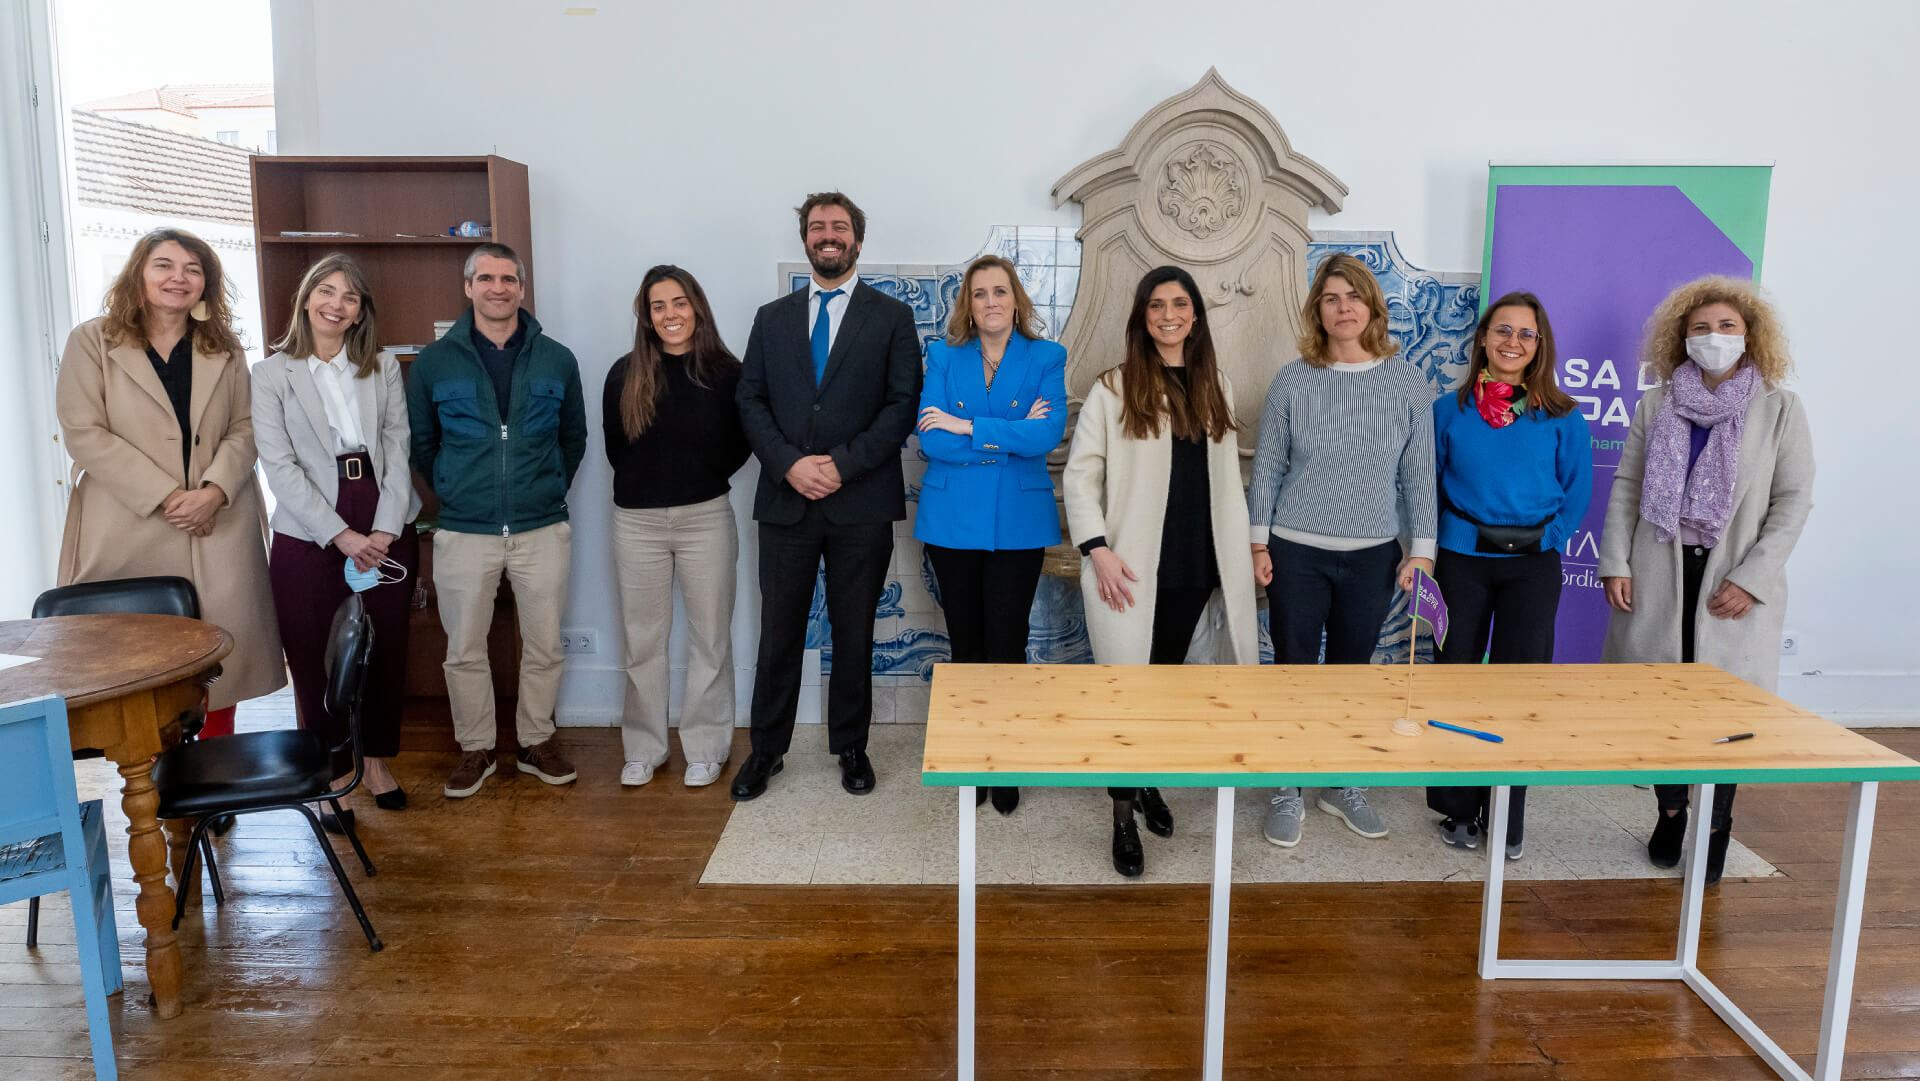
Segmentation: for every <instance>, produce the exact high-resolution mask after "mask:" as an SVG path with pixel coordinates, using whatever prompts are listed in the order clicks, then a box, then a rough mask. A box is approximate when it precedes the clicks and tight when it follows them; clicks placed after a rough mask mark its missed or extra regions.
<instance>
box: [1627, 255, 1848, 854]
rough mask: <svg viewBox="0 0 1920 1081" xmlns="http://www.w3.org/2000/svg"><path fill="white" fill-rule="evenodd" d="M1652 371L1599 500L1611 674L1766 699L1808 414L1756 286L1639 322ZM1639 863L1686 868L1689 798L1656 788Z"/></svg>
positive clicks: (1711, 283) (1717, 802) (1707, 295)
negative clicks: (1670, 671)
mask: <svg viewBox="0 0 1920 1081" xmlns="http://www.w3.org/2000/svg"><path fill="white" fill-rule="evenodd" d="M1644 359H1645V361H1646V362H1647V364H1648V365H1649V366H1650V367H1651V368H1652V369H1653V373H1654V374H1655V375H1656V376H1658V377H1659V378H1660V380H1661V382H1662V383H1663V384H1665V385H1663V386H1661V387H1658V388H1656V389H1654V390H1650V391H1648V392H1647V393H1646V395H1645V396H1644V397H1642V398H1641V399H1640V405H1639V406H1638V408H1636V409H1635V410H1634V411H1633V427H1632V428H1631V430H1630V431H1629V432H1628V434H1627V446H1626V449H1625V450H1624V451H1623V452H1622V453H1621V456H1620V466H1619V469H1618V470H1617V471H1616V472H1615V474H1614V480H1613V492H1612V495H1611V496H1610V497H1609V498H1608V500H1607V524H1606V529H1605V531H1604V532H1603V533H1602V535H1601V539H1600V576H1601V578H1602V579H1603V580H1604V581H1605V583H1606V590H1607V603H1608V604H1609V605H1611V606H1612V608H1613V615H1612V618H1611V619H1610V620H1609V622H1608V624H1607V638H1606V645H1605V647H1604V648H1603V652H1602V657H1603V659H1604V660H1607V661H1622V662H1641V663H1645V662H1672V661H1683V662H1684V661H1704V662H1706V663H1708V664H1715V665H1718V666H1720V667H1721V668H1724V669H1726V670H1727V671H1729V672H1731V673H1733V674H1734V675H1736V676H1739V677H1740V678H1742V679H1744V680H1747V681H1748V682H1750V683H1753V684H1755V685H1756V686H1759V687H1761V688H1764V689H1765V690H1769V691H1771V690H1774V689H1775V688H1776V687H1777V686H1778V684H1779V680H1780V635H1781V628H1782V625H1783V623H1784V621H1785V619H1786V613H1787V572H1786V566H1787V556H1788V555H1789V554H1791V553H1792V551H1793V546H1794V543H1795V542H1796V541H1798V540H1799V539H1800V529H1801V527H1802V526H1804V525H1806V522H1807V512H1808V511H1809V510H1811V509H1812V507H1813V443H1812V440H1811V439H1810V437H1809V436H1808V434H1807V416H1806V411H1805V410H1804V409H1802V408H1801V406H1800V399H1799V398H1798V397H1796V396H1795V395H1794V394H1793V392H1791V391H1788V390H1785V389H1783V388H1782V387H1781V386H1780V382H1781V380H1782V379H1784V378H1785V377H1786V375H1787V373H1788V371H1789V369H1790V368H1791V366H1792V362H1791V360H1790V359H1789V358H1788V356H1787V343H1786V337H1785V335H1783V334H1782V333H1781V330H1780V320H1779V318H1778V317H1777V316H1776V315H1775V314H1774V311H1773V308H1772V306H1771V305H1769V304H1768V303H1767V302H1766V300H1765V299H1763V298H1762V297H1761V296H1760V294H1759V292H1758V291H1757V290H1756V289H1755V288H1754V286H1753V284H1752V283H1751V282H1745V281H1740V280H1738V279H1734V278H1721V277H1709V278H1702V279H1700V280H1699V281H1695V282H1689V283H1687V284H1686V285H1683V286H1681V287H1679V288H1678V289H1676V290H1674V291H1673V293H1672V294H1670V295H1669V296H1668V297H1667V299H1666V300H1665V301H1663V302H1662V303H1661V305H1660V307H1659V308H1658V309H1657V310H1656V311H1655V312H1654V314H1653V318H1652V319H1650V320H1649V321H1648V337H1647V346H1646V350H1645V354H1644ZM1654 790H1655V793H1656V794H1657V796H1658V798H1659V801H1660V816H1659V818H1658V819H1657V820H1656V823H1655V826H1654V830H1653V836H1652V839H1651V840H1649V841H1648V842H1647V855H1648V857H1649V858H1650V859H1651V860H1652V861H1653V863H1654V864H1655V866H1659V867H1672V866H1674V865H1675V864H1677V863H1679V862H1680V847H1681V841H1682V840H1683V839H1684V838H1685V836H1686V832H1687V788H1686V786H1685V785H1655V786H1654ZM1733 793H1734V786H1733V785H1715V786H1714V790H1713V796H1714V799H1713V810H1712V816H1713V817H1712V819H1711V825H1712V831H1713V832H1712V835H1711V836H1710V837H1709V838H1708V842H1707V881H1708V882H1709V883H1713V882H1718V881H1719V880H1720V872H1721V869H1722V868H1723V867H1724V866H1725V865H1726V859H1727V845H1728V842H1729V841H1730V839H1731V835H1732V832H1733Z"/></svg>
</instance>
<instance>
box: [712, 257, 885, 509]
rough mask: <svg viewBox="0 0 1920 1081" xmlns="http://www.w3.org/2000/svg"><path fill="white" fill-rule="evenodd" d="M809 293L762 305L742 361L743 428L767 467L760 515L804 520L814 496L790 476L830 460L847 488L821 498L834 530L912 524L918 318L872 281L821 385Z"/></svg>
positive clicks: (856, 295) (854, 306)
mask: <svg viewBox="0 0 1920 1081" xmlns="http://www.w3.org/2000/svg"><path fill="white" fill-rule="evenodd" d="M811 329H812V328H811V327H809V326H808V324H807V290H805V289H798V290H795V291H794V292H791V293H788V294H787V295H786V296H783V297H781V298H780V299H779V300H776V301H773V302H772V303H770V304H767V305H765V306H764V307H762V308H761V309H760V310H759V312H757V313H755V315H754V317H753V333H752V334H751V335H749V336H748V338H747V353H746V356H745V357H744V358H742V360H741V372H740V389H739V392H738V394H737V400H738V401H739V403H740V423H741V426H742V427H744V428H745V429H746V431H747V442H748V443H750V444H751V445H752V446H753V453H754V456H755V457H757V458H759V459H760V488H759V490H758V491H757V492H756V493H755V494H754V499H753V517H754V520H756V521H761V522H771V523H773V524H775V525H792V524H794V523H795V522H798V521H799V520H800V518H801V516H802V515H803V514H805V513H806V509H807V498H806V497H805V496H803V495H801V494H800V493H799V492H796V491H794V489H793V486H792V485H791V484H788V483H787V470H789V469H792V468H793V463H795V462H797V461H799V460H800V459H801V458H803V457H805V456H807V455H809V454H826V455H829V456H831V457H832V458H833V464H834V467H835V468H836V469H838V470H839V471H840V488H839V490H838V491H836V492H834V493H833V494H832V495H830V496H828V497H826V498H825V499H822V500H820V501H819V502H820V509H821V511H822V512H823V513H824V514H825V515H826V516H827V520H828V521H830V522H835V523H840V524H851V523H856V522H865V523H871V522H897V521H899V520H900V519H902V518H905V517H906V516H907V502H906V484H905V481H904V480H903V478H902V476H901V473H900V451H901V448H902V447H903V446H904V445H905V443H906V441H907V435H908V433H910V432H911V431H912V430H913V422H914V415H915V411H916V409H917V408H918V406H919V402H920V379H921V370H920V338H919V335H918V334H917V333H916V332H915V331H914V329H913V310H912V309H911V308H908V307H907V306H906V305H905V304H902V303H901V302H899V301H898V300H895V299H893V298H892V297H889V296H887V295H886V294H884V293H882V292H880V291H879V290H877V289H874V288H872V287H871V286H869V285H867V283H865V282H861V283H860V284H859V285H858V286H856V287H855V288H854V290H853V295H852V296H851V297H849V298H848V300H847V311H846V315H845V316H843V317H842V318H841V321H840V333H839V334H837V335H835V336H834V339H833V351H832V352H830V353H829V354H828V355H827V370H826V375H825V377H824V378H823V379H822V380H821V381H820V384H819V385H818V386H816V385H815V384H814V378H813V347H812V337H811V334H810V331H811Z"/></svg>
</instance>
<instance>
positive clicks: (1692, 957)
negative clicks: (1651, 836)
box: [1660, 784, 1713, 968]
mask: <svg viewBox="0 0 1920 1081" xmlns="http://www.w3.org/2000/svg"><path fill="white" fill-rule="evenodd" d="M1688 802H1689V808H1688V811H1687V839H1686V843H1685V846H1684V847H1682V848H1681V850H1680V851H1681V852H1682V853H1683V855H1682V856H1681V857H1680V874H1681V882H1680V941H1679V942H1678V943H1677V944H1676V945H1675V947H1674V960H1675V961H1676V962H1677V963H1678V964H1679V965H1680V967H1681V968H1693V967H1694V966H1695V965H1696V964H1697V963H1698V960H1699V957H1700V913H1701V910H1702V909H1703V908H1704V907H1705V905H1706V899H1707V837H1708V835H1709V833H1710V832H1711V831H1712V827H1713V786H1712V785H1710V784H1697V785H1694V786H1693V790H1692V793H1691V795H1689V797H1688ZM1660 813H1662V814H1664V813H1665V812H1660Z"/></svg>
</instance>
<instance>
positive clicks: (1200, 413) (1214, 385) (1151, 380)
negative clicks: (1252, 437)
mask: <svg viewBox="0 0 1920 1081" xmlns="http://www.w3.org/2000/svg"><path fill="white" fill-rule="evenodd" d="M1168 282H1177V283H1178V284H1179V286H1180V288H1182V289H1184V290H1186V292H1187V298H1188V299H1189V300H1191V301H1192V302H1193V329H1192V330H1191V331H1189V332H1188V334H1187V340H1186V341H1185V342H1183V343H1182V344H1181V347H1180V351H1181V355H1182V356H1183V357H1184V358H1185V359H1186V365H1187V385H1186V388H1185V389H1184V390H1183V389H1181V386H1180V383H1179V381H1178V380H1176V379H1174V378H1173V377H1172V376H1170V375H1168V374H1167V372H1166V367H1167V366H1166V364H1164V363H1162V361H1161V360H1160V350H1159V348H1158V347H1157V346H1156V345H1155V344H1154V341H1153V335H1152V334H1150V333H1148V331H1147V302H1148V301H1149V300H1151V299H1152V298H1153V291H1154V290H1155V289H1157V288H1159V287H1160V286H1162V285H1165V284H1166V283H1168ZM1116 372H1118V373H1119V378H1120V380H1121V382H1122V383H1123V384H1125V385H1124V387H1122V388H1121V390H1122V394H1121V400H1120V427H1121V430H1122V431H1123V432H1125V433H1126V436H1127V438H1129V439H1153V438H1155V437H1157V436H1159V434H1160V421H1161V420H1162V419H1163V418H1164V419H1166V420H1168V421H1169V422H1171V427H1172V429H1173V437H1174V438H1175V439H1197V438H1199V437H1200V436H1201V435H1202V434H1204V435H1205V436H1206V437H1207V438H1208V439H1210V440H1212V441H1213V442H1216V443H1218V442H1219V441H1220V440H1222V439H1225V438H1226V436H1227V433H1228V432H1232V431H1236V430H1237V429H1236V427H1235V425H1234V423H1233V413H1232V411H1231V410H1230V409H1228V408H1227V396H1226V394H1225V392H1223V391H1222V390H1221V389H1220V365H1219V363H1218V362H1217V361H1216V360H1215V358H1214V355H1213V332H1212V331H1211V330H1209V329H1208V327H1207V305H1206V302H1205V301H1203V300H1201V299H1200V287H1199V286H1198V285H1195V284H1194V281H1193V275H1191V274H1189V273H1187V272H1186V271H1184V270H1182V269H1180V268H1179V267H1177V266H1160V267H1154V268H1153V269H1152V270H1149V271H1147V273H1146V276H1145V277H1142V278H1141V279H1140V285H1139V287H1138V288H1136V289H1135V290H1134V291H1133V311H1132V313H1130V314H1129V315H1128V316H1127V359H1126V360H1124V361H1122V362H1121V363H1120V364H1119V366H1117V367H1114V368H1109V369H1108V370H1107V371H1106V373H1105V374H1103V375H1102V376H1101V377H1100V378H1101V379H1102V380H1104V381H1106V383H1107V387H1108V389H1113V382H1112V379H1113V376H1114V373H1116Z"/></svg>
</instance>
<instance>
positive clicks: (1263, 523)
mask: <svg viewBox="0 0 1920 1081" xmlns="http://www.w3.org/2000/svg"><path fill="white" fill-rule="evenodd" d="M1433 397H1434V394H1433V390H1432V389H1431V388H1430V387H1428V385H1427V380H1426V377H1425V376H1424V375H1422V374H1421V373H1420V371H1419V370H1418V369H1416V368H1415V367H1413V365H1411V364H1408V363H1407V362H1405V361H1403V360H1399V359H1395V358H1391V357H1389V358H1387V359H1386V360H1385V361H1382V362H1381V363H1379V364H1377V365H1374V366H1372V367H1368V368H1364V369H1361V370H1353V369H1342V368H1339V367H1332V368H1316V367H1314V366H1313V365H1311V364H1308V363H1306V362H1305V361H1296V362H1294V363H1291V364H1285V365H1282V366H1281V368H1280V374H1278V375H1276V376H1274V377H1273V386H1272V387H1270V388H1269V389H1268V390H1267V402H1266V406H1265V408H1264V409H1263V410H1262V411H1261V414H1260V442H1259V446H1258V447H1257V449H1256V450H1255V451H1254V455H1253V478H1252V482H1251V483H1250V484H1249V485H1248V487H1247V513H1248V517H1249V518H1250V519H1251V521H1252V525H1253V530H1252V540H1253V541H1254V542H1255V543H1265V542H1266V540H1267V536H1268V534H1269V533H1272V532H1274V531H1275V530H1283V531H1285V532H1287V533H1292V534H1296V535H1298V534H1309V535H1312V536H1317V537H1325V538H1329V539H1333V540H1345V541H1352V540H1357V539H1361V538H1366V539H1372V540H1379V541H1384V540H1387V539H1390V538H1393V537H1397V536H1399V535H1400V534H1401V532H1402V531H1403V530H1405V531H1407V532H1409V533H1410V534H1411V536H1412V540H1413V553H1412V554H1414V555H1426V556H1431V555H1433V553H1434V536H1435V534H1436V532H1437V528H1436V526H1437V523H1436V521H1435V518H1436V512H1435V509H1434V507H1435V500H1434V473H1433ZM1350 546H1351V545H1337V544H1336V545H1329V547H1350Z"/></svg>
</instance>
